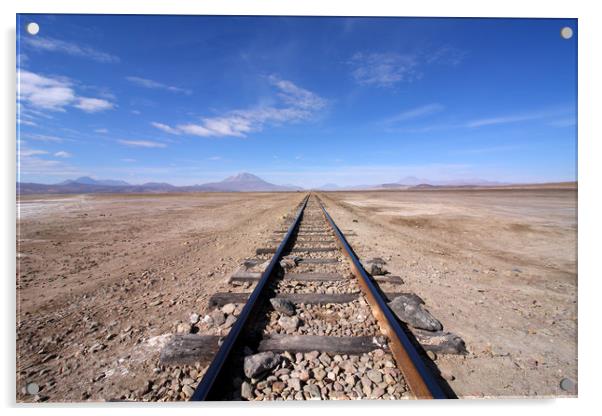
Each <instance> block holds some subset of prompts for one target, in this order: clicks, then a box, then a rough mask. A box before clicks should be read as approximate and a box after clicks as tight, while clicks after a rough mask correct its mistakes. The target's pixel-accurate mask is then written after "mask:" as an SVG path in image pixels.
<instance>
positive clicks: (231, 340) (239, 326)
mask: <svg viewBox="0 0 602 416" xmlns="http://www.w3.org/2000/svg"><path fill="white" fill-rule="evenodd" d="M308 199H309V194H308V195H306V196H305V198H304V199H303V201H302V202H301V206H300V207H299V209H298V211H297V215H296V216H295V220H294V221H293V223H292V224H291V225H290V227H289V228H288V231H287V233H286V235H285V236H284V238H283V239H282V242H281V243H280V245H279V246H278V250H276V253H275V254H274V256H273V257H272V260H271V261H270V264H269V265H268V267H267V268H266V269H265V271H264V272H263V274H262V275H261V279H259V282H258V283H257V286H255V290H253V292H252V293H251V295H250V296H249V299H248V300H247V303H246V304H245V306H244V308H243V309H242V311H241V312H240V315H239V316H238V319H237V320H236V323H235V324H234V326H233V327H232V329H231V330H230V332H229V333H228V336H227V337H226V339H225V340H224V342H223V344H222V345H221V347H220V348H219V350H218V351H217V354H215V358H214V359H213V361H212V362H211V364H210V365H209V368H208V369H207V372H206V373H205V375H204V376H203V379H202V380H201V382H200V383H199V384H198V386H197V388H196V390H195V391H194V394H193V395H192V397H191V398H190V400H191V401H200V400H212V399H214V398H215V394H214V392H213V387H214V385H215V382H216V380H217V378H218V376H219V375H220V371H221V370H222V367H223V366H224V364H225V363H226V361H228V358H229V357H230V353H231V352H232V349H233V348H234V346H235V344H236V343H237V341H238V340H239V338H240V334H241V333H242V332H243V328H244V327H245V325H246V323H247V321H248V320H249V317H250V316H251V313H252V312H253V310H254V309H255V305H256V303H257V299H258V298H259V297H260V296H261V294H262V292H263V289H264V287H265V286H266V284H267V283H268V281H269V280H270V279H271V278H272V274H273V273H274V272H275V271H276V270H277V268H276V265H277V264H278V261H279V260H280V256H281V255H282V252H283V251H284V249H285V248H286V246H287V245H288V243H289V240H290V237H291V236H292V235H293V234H294V232H295V229H296V228H297V225H298V224H299V221H300V220H301V217H302V215H303V210H305V206H306V205H307V200H308Z"/></svg>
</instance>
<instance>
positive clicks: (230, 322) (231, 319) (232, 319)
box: [224, 315, 236, 329]
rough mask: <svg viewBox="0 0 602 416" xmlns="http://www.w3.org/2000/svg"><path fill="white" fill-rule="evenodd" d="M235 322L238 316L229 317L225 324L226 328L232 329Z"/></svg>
mask: <svg viewBox="0 0 602 416" xmlns="http://www.w3.org/2000/svg"><path fill="white" fill-rule="evenodd" d="M235 322H236V316H234V315H228V317H227V318H226V322H224V328H226V329H228V328H230V327H232V325H234V323H235Z"/></svg>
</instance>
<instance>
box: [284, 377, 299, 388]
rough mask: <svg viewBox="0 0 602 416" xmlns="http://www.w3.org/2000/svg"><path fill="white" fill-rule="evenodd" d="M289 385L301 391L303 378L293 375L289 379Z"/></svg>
mask: <svg viewBox="0 0 602 416" xmlns="http://www.w3.org/2000/svg"><path fill="white" fill-rule="evenodd" d="M287 384H288V387H289V388H291V389H293V390H295V391H301V380H300V379H298V378H297V377H291V378H289V379H288V380H287Z"/></svg>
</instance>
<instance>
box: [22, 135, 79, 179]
mask: <svg viewBox="0 0 602 416" xmlns="http://www.w3.org/2000/svg"><path fill="white" fill-rule="evenodd" d="M21 143H23V142H21ZM58 153H60V152H58ZM49 156H50V157H51V156H52V155H50V153H49V152H47V151H46V150H41V149H31V148H28V147H26V146H20V148H19V151H18V153H17V175H18V177H17V180H18V181H21V177H22V176H23V175H26V176H28V175H41V176H65V175H74V174H77V173H79V172H78V169H76V168H74V167H73V166H70V165H68V164H66V163H64V162H63V161H61V160H55V159H49V158H48V157H49ZM55 156H56V155H55ZM58 157H60V156H58Z"/></svg>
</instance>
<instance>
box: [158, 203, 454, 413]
mask: <svg viewBox="0 0 602 416" xmlns="http://www.w3.org/2000/svg"><path fill="white" fill-rule="evenodd" d="M286 225H287V226H288V227H287V228H286V229H281V230H276V231H275V232H274V239H273V241H272V243H273V246H271V247H265V248H259V249H257V252H256V254H257V258H256V259H253V260H250V261H247V263H246V264H245V267H244V268H243V270H239V271H238V272H237V273H235V274H234V275H233V276H232V278H231V282H232V283H237V284H244V285H247V286H248V285H253V284H254V285H255V288H254V290H253V291H252V292H251V293H250V294H249V293H248V292H235V293H221V294H219V293H218V294H216V295H215V296H213V298H212V299H211V301H210V306H213V307H220V306H224V305H228V304H243V303H244V307H243V308H242V310H241V311H240V313H239V315H238V318H237V320H236V322H235V323H234V324H233V326H232V328H231V329H230V331H229V333H228V334H227V336H226V337H225V338H223V339H220V340H219V342H217V343H216V342H215V337H203V336H198V335H195V336H182V337H180V338H178V339H177V341H176V342H175V343H173V346H172V348H171V349H167V351H164V353H162V358H164V359H165V361H169V357H170V354H171V355H177V356H179V357H180V358H181V357H182V354H184V355H186V354H188V355H189V356H191V357H197V358H198V356H199V355H202V354H203V353H204V354H208V355H211V356H213V359H212V361H211V363H210V365H209V367H208V369H207V371H206V372H205V375H204V377H203V378H202V380H201V381H200V383H199V384H198V386H197V387H196V390H195V391H194V394H192V397H191V400H193V401H199V400H237V399H247V400H261V399H267V400H279V399H289V400H290V399H295V400H304V399H360V398H367V399H379V398H388V399H401V398H418V399H439V398H448V397H450V396H449V395H448V394H447V393H446V392H445V391H444V389H443V388H442V387H441V385H440V380H439V379H438V378H437V377H436V376H435V375H434V374H432V372H431V371H430V370H429V368H428V366H427V365H426V364H425V361H424V360H423V357H422V355H421V353H420V352H419V350H418V349H417V347H416V344H415V343H414V342H412V340H411V339H410V338H409V337H408V335H407V333H406V332H405V331H404V329H403V328H402V327H401V325H400V323H399V321H398V320H397V319H396V317H395V316H394V314H393V313H392V312H391V310H390V309H389V307H388V306H387V298H389V299H390V298H393V297H394V296H395V294H394V293H393V294H384V293H382V292H381V291H380V289H379V288H378V286H377V284H376V283H375V280H374V279H373V278H372V277H371V276H370V275H368V274H367V273H366V271H365V270H364V268H363V267H362V265H361V263H360V261H359V259H358V258H357V256H356V255H355V254H354V252H353V250H352V249H351V247H350V245H349V243H348V242H347V240H346V239H345V236H344V235H343V233H342V232H341V230H340V229H339V228H338V227H337V225H336V224H335V223H334V221H333V220H332V218H331V217H330V215H329V214H328V212H327V211H326V209H325V208H324V206H323V204H322V203H321V201H320V200H319V198H318V197H317V196H315V195H307V196H306V197H305V198H304V199H303V201H302V202H301V203H300V204H299V206H298V207H297V211H296V214H295V216H294V217H293V218H290V219H289V220H288V223H287V224H286ZM258 265H262V267H260V268H262V269H263V270H262V271H252V270H254V268H257V266H258ZM248 270H251V271H248ZM207 345H209V346H211V345H214V347H213V348H211V347H209V348H208V347H207ZM183 352H184V353H183Z"/></svg>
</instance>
